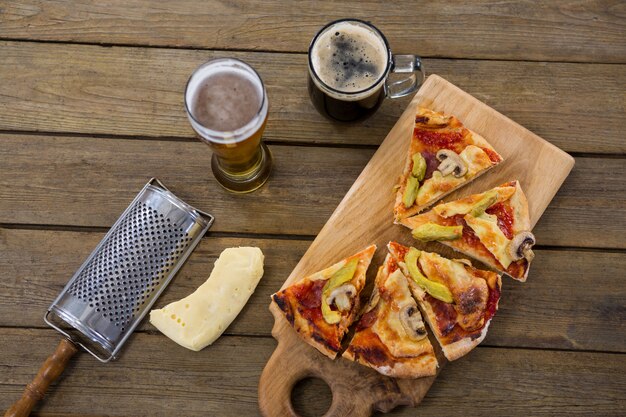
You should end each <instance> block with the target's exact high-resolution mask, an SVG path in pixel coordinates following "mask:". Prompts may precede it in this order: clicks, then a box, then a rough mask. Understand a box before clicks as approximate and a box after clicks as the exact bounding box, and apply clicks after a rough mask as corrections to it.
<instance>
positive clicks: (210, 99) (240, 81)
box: [185, 58, 267, 140]
mask: <svg viewBox="0 0 626 417" xmlns="http://www.w3.org/2000/svg"><path fill="white" fill-rule="evenodd" d="M246 67H247V66H246V65H245V64H243V63H240V62H237V61H235V60H231V59H229V58H224V59H219V60H215V61H211V62H209V63H208V64H205V65H203V66H201V67H200V68H199V69H198V70H196V72H194V74H193V75H192V76H191V78H190V79H189V83H188V85H187V90H186V92H185V103H186V105H187V109H188V112H189V113H190V114H191V116H192V117H193V119H191V121H192V126H194V128H195V129H196V131H199V132H200V133H201V134H202V133H203V131H204V130H206V129H208V130H211V131H212V132H209V133H207V134H208V135H209V136H211V137H212V139H216V138H215V137H214V136H215V135H216V134H219V132H224V135H223V136H225V137H229V138H231V140H232V139H235V140H237V139H238V136H239V135H234V136H233V135H232V134H229V133H228V132H233V134H234V133H237V131H239V130H240V129H242V128H244V127H246V130H248V129H253V128H256V127H260V126H261V124H262V123H263V121H264V120H265V117H266V115H267V103H266V100H264V99H263V97H264V88H263V84H262V82H261V80H260V79H259V78H258V76H257V75H256V73H254V71H253V70H252V69H250V68H246ZM253 121H254V122H253ZM251 123H254V126H248V125H249V124H251Z"/></svg>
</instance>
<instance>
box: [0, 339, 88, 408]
mask: <svg viewBox="0 0 626 417" xmlns="http://www.w3.org/2000/svg"><path fill="white" fill-rule="evenodd" d="M76 352H78V348H77V347H76V345H74V343H72V342H71V341H70V340H69V339H62V340H61V342H60V343H59V344H58V346H57V348H56V350H55V351H54V353H53V354H52V355H50V356H49V357H48V359H46V361H45V362H44V363H43V365H42V366H41V368H39V372H38V373H37V375H35V378H34V379H33V381H32V382H31V383H30V384H28V385H26V389H25V390H24V393H23V394H22V398H20V399H19V400H17V402H15V404H13V405H12V406H11V408H9V409H8V410H7V412H6V413H5V414H4V417H26V416H28V415H29V414H30V412H31V410H32V409H33V407H34V406H35V404H37V402H38V401H40V400H41V399H43V397H44V395H45V394H46V391H47V390H48V387H49V386H50V384H52V383H53V382H54V381H55V380H56V379H57V378H58V377H59V376H61V374H62V373H63V371H64V370H65V367H66V366H67V363H68V362H69V360H70V358H71V357H72V356H74V354H75V353H76Z"/></svg>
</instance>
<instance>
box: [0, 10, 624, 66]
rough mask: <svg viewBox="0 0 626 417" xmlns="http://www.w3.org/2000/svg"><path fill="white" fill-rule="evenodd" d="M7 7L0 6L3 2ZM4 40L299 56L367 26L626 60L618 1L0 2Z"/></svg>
mask: <svg viewBox="0 0 626 417" xmlns="http://www.w3.org/2000/svg"><path fill="white" fill-rule="evenodd" d="M2 3H4V4H2ZM2 3H0V5H2V9H3V13H2V14H0V28H1V29H2V30H1V32H0V34H1V35H2V36H3V37H4V38H12V39H39V40H55V41H58V40H60V41H71V42H96V43H106V44H109V43H117V44H142V45H167V46H175V47H200V48H212V49H255V50H271V51H298V52H305V51H306V50H307V48H308V45H309V42H310V40H311V38H312V37H313V35H314V34H315V32H316V31H317V30H318V29H319V28H320V27H321V26H322V25H324V24H325V23H326V22H329V21H331V20H334V19H338V18H343V17H346V15H347V16H351V17H356V18H361V19H365V20H371V21H372V22H373V23H374V24H375V25H377V26H378V27H379V28H380V29H381V30H382V31H383V32H384V33H385V34H386V36H387V37H388V38H389V41H390V44H391V46H392V48H395V49H394V50H397V51H399V52H403V53H408V52H416V53H421V54H423V55H424V56H444V57H456V58H481V59H485V58H487V59H517V60H541V61H581V62H585V61H594V62H622V63H623V62H626V41H625V39H626V36H625V34H626V29H625V26H624V21H623V15H622V14H621V11H622V10H621V9H620V7H619V2H616V1H594V2H586V3H584V4H581V3H579V2H574V1H571V0H561V1H554V2H545V1H544V2H539V3H533V4H528V3H526V2H523V1H512V2H505V3H498V4H493V3H492V2H489V1H486V0H482V1H474V2H465V4H456V5H455V6H454V7H450V4H449V2H446V1H445V0H437V1H430V2H428V3H413V2H408V1H404V2H387V3H385V4H384V5H383V4H381V3H378V2H360V1H349V2H342V3H341V5H338V4H337V3H335V2H333V1H330V0H326V1H299V2H297V5H296V3H295V2H294V3H292V4H285V2H281V1H277V0H264V1H261V2H255V4H254V7H252V6H250V5H249V4H248V3H246V2H245V1H243V0H237V1H229V2H222V1H217V0H213V1H203V0H184V1H177V2H173V4H168V5H167V7H166V6H164V5H163V4H162V3H159V2H155V1H149V0H142V1H136V2H133V3H132V5H129V4H128V3H127V2H124V1H122V0H115V1H107V2H106V3H102V2H97V1H84V2H80V4H75V3H68V2H64V1H58V0H56V1H43V0H29V1H22V2H20V3H14V2H2Z"/></svg>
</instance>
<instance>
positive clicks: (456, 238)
mask: <svg viewBox="0 0 626 417" xmlns="http://www.w3.org/2000/svg"><path fill="white" fill-rule="evenodd" d="M401 223H402V224H403V225H405V226H407V227H408V228H410V229H411V230H412V231H413V236H414V237H415V238H417V239H419V240H422V241H431V240H436V241H439V242H441V243H443V244H444V245H447V246H450V247H451V248H453V249H456V250H457V251H459V252H461V253H464V254H466V255H468V256H471V257H472V258H475V259H477V260H479V261H481V262H483V263H484V264H486V265H489V266H490V267H492V268H494V269H497V270H498V271H501V272H503V273H505V274H507V275H510V276H511V277H512V278H515V279H516V280H519V281H522V282H523V281H526V277H527V276H528V269H529V267H530V263H531V261H532V260H533V258H534V256H535V255H534V253H533V251H532V246H533V245H534V244H535V236H534V235H533V234H532V233H531V232H530V218H529V214H528V202H527V201H526V196H525V195H524V192H523V191H522V188H521V187H520V184H519V181H511V182H508V183H506V184H503V185H501V186H499V187H495V188H493V189H491V190H489V191H486V192H484V193H481V194H474V195H470V196H469V197H465V198H462V199H460V200H455V201H451V202H449V203H444V204H439V205H437V206H435V207H434V208H433V209H432V210H430V211H428V212H426V213H424V214H420V215H417V216H413V217H409V218H407V219H403V220H402V221H401Z"/></svg>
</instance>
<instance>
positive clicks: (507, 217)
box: [485, 203, 513, 240]
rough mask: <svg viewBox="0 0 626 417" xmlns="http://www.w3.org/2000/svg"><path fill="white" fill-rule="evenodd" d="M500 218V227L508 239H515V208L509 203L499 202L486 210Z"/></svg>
mask: <svg viewBox="0 0 626 417" xmlns="http://www.w3.org/2000/svg"><path fill="white" fill-rule="evenodd" d="M485 212H486V213H487V214H492V215H494V216H496V217H497V218H498V227H499V228H500V230H502V233H504V236H506V238H507V239H509V240H510V239H513V209H511V206H509V205H508V204H507V205H505V204H503V203H497V204H494V205H493V206H491V207H489V208H488V209H487V210H485Z"/></svg>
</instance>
